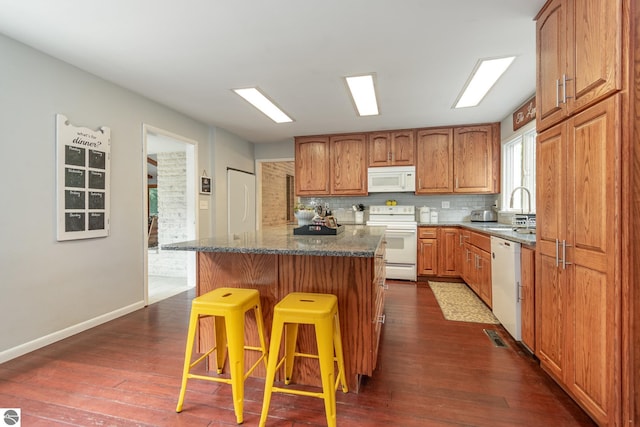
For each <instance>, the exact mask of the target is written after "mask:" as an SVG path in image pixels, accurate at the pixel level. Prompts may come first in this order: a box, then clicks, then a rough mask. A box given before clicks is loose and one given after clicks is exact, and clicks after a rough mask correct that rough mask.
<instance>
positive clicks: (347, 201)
mask: <svg viewBox="0 0 640 427" xmlns="http://www.w3.org/2000/svg"><path fill="white" fill-rule="evenodd" d="M498 196H499V195H498V194H470V195H467V194H446V195H436V196H416V195H415V194H413V193H374V194H370V195H368V196H363V197H357V196H352V197H348V196H347V197H301V198H300V203H303V204H305V205H318V204H320V205H328V206H329V209H330V210H331V211H332V212H333V215H334V216H335V217H336V219H337V220H338V222H344V223H350V222H353V221H354V211H353V209H352V206H353V205H354V204H360V203H362V204H363V205H364V206H365V221H366V220H367V218H368V216H369V215H368V214H369V206H371V205H384V204H385V202H386V201H387V200H395V201H396V202H398V205H413V206H415V207H416V219H419V216H418V215H419V213H418V208H420V207H422V206H428V207H430V208H431V209H432V210H435V211H436V212H438V221H439V222H448V221H468V220H469V214H470V213H471V211H472V210H474V209H480V208H485V207H488V206H494V205H495V203H496V200H497V198H498ZM447 202H448V206H449V207H447V208H443V207H442V206H443V204H444V205H445V206H446V205H447Z"/></svg>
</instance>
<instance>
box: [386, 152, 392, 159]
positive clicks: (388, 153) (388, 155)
mask: <svg viewBox="0 0 640 427" xmlns="http://www.w3.org/2000/svg"><path fill="white" fill-rule="evenodd" d="M387 160H389V161H391V151H387Z"/></svg>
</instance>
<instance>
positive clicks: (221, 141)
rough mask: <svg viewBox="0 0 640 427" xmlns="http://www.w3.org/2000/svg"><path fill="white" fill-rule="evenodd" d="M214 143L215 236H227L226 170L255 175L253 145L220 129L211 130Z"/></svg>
mask: <svg viewBox="0 0 640 427" xmlns="http://www.w3.org/2000/svg"><path fill="white" fill-rule="evenodd" d="M211 139H212V141H214V151H213V161H214V175H213V177H214V183H213V186H214V188H215V195H214V201H215V202H214V217H213V220H214V221H213V223H212V226H211V229H212V230H215V233H216V234H222V235H225V234H227V168H228V167H229V168H233V169H238V170H241V171H245V172H250V173H255V163H254V153H253V149H254V144H252V143H251V142H247V141H245V140H243V139H241V138H239V137H238V136H236V135H234V134H232V133H230V132H228V131H226V130H224V129H221V128H216V129H213V130H212V138H211Z"/></svg>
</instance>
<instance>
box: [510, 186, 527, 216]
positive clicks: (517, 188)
mask: <svg viewBox="0 0 640 427" xmlns="http://www.w3.org/2000/svg"><path fill="white" fill-rule="evenodd" d="M516 190H523V191H525V192H526V193H527V202H528V205H527V206H528V207H529V210H528V211H527V213H531V192H529V189H528V188H527V187H516V188H514V189H513V191H512V192H511V201H510V202H509V207H510V208H511V209H513V196H514V195H515V194H516ZM521 209H522V213H524V202H523V203H522V207H521Z"/></svg>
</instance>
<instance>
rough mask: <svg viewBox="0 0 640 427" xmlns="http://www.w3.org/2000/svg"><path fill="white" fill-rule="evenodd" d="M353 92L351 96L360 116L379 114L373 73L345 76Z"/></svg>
mask: <svg viewBox="0 0 640 427" xmlns="http://www.w3.org/2000/svg"><path fill="white" fill-rule="evenodd" d="M345 80H346V81H347V86H348V87H349V91H350V92H351V98H352V99H353V103H354V104H355V106H356V109H357V110H358V115H360V116H377V115H378V114H379V113H378V101H377V99H376V90H375V85H374V82H373V75H372V74H367V75H363V76H353V77H345Z"/></svg>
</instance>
